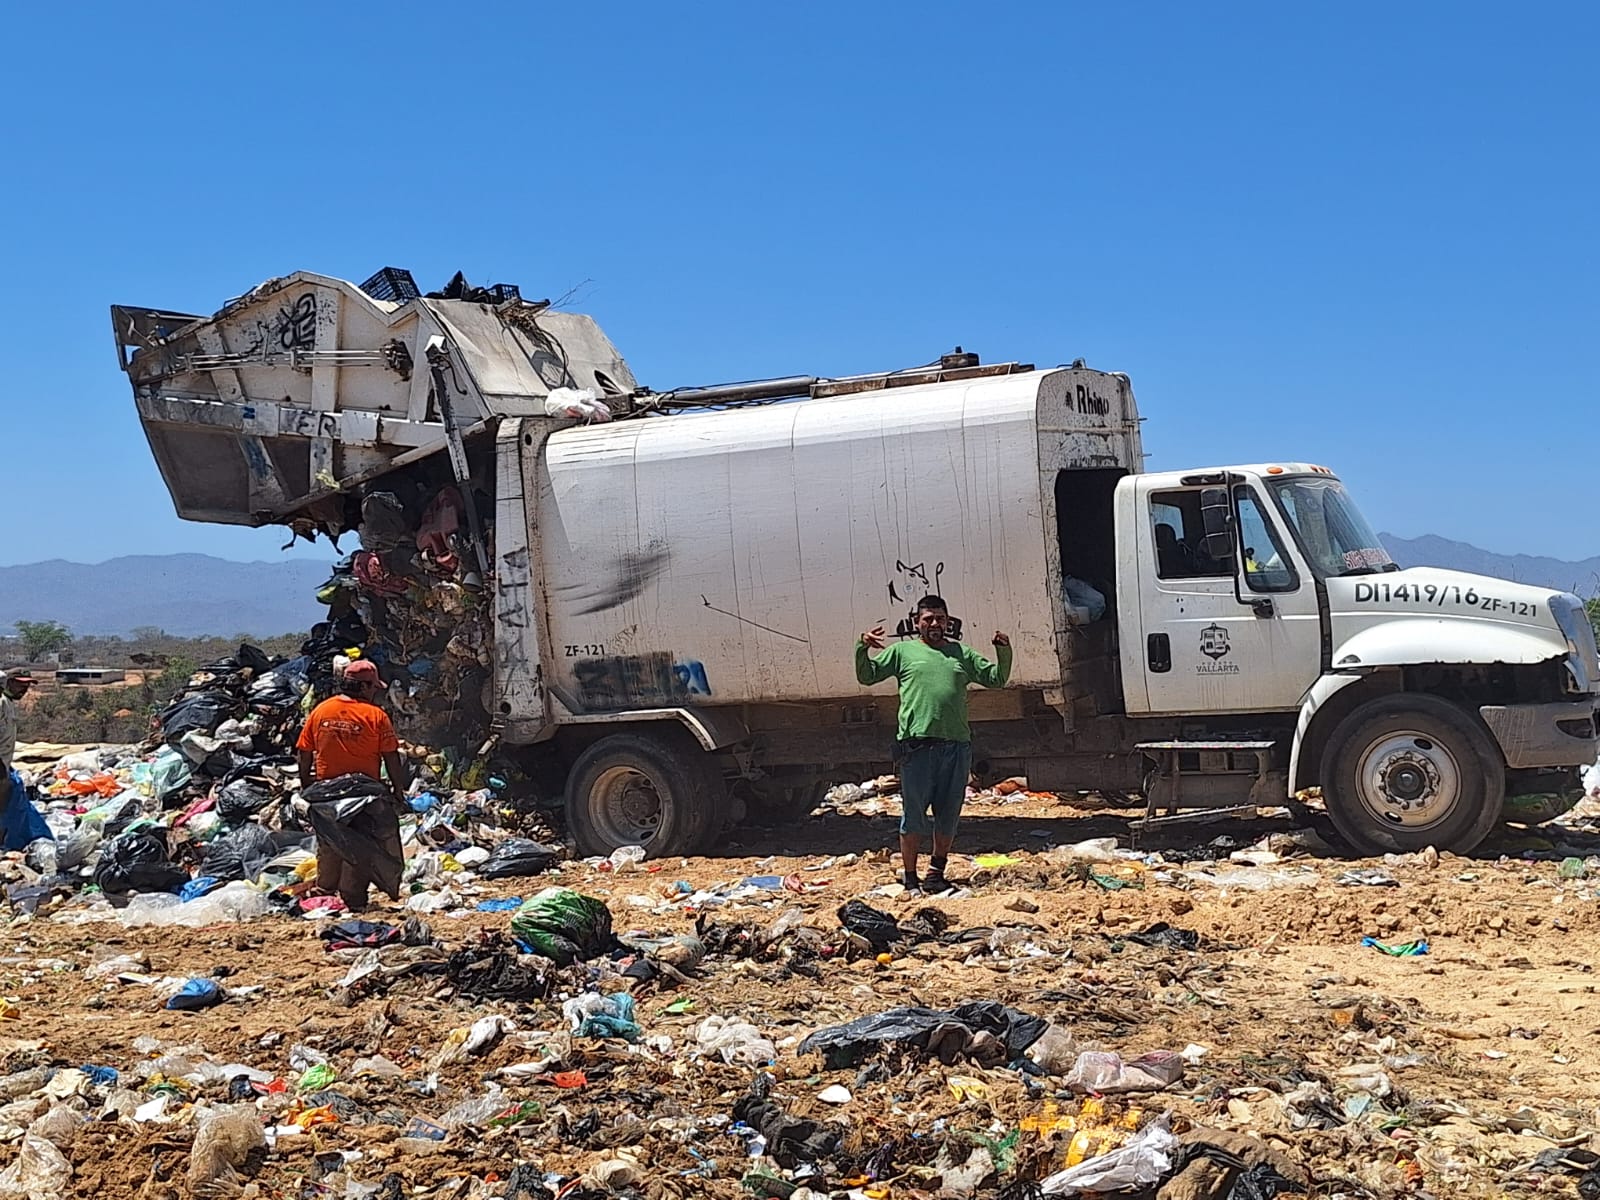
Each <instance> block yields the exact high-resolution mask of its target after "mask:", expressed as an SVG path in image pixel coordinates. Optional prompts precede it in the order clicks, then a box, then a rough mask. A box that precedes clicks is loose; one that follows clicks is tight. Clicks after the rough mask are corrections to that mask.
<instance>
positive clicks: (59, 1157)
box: [0, 1133, 72, 1200]
mask: <svg viewBox="0 0 1600 1200" xmlns="http://www.w3.org/2000/svg"><path fill="white" fill-rule="evenodd" d="M71 1181H72V1164H71V1163H70V1162H68V1161H67V1160H66V1157H65V1156H64V1155H63V1154H62V1153H61V1151H59V1150H57V1149H56V1148H55V1147H54V1146H52V1145H51V1144H50V1143H49V1142H47V1141H45V1140H44V1138H42V1137H38V1136H36V1135H34V1134H31V1133H30V1134H28V1135H27V1136H26V1137H24V1138H23V1139H22V1149H21V1150H19V1151H18V1152H17V1157H16V1161H14V1162H13V1163H12V1164H11V1165H10V1166H9V1167H7V1168H6V1169H5V1170H4V1171H0V1196H4V1197H7V1198H8V1200H12V1198H14V1200H22V1198H23V1197H33V1200H54V1198H55V1197H58V1196H62V1195H64V1194H65V1193H66V1190H67V1185H68V1184H69V1183H70V1182H71Z"/></svg>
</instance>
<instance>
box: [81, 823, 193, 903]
mask: <svg viewBox="0 0 1600 1200" xmlns="http://www.w3.org/2000/svg"><path fill="white" fill-rule="evenodd" d="M94 881H95V883H96V884H97V885H98V886H99V888H100V890H101V891H105V892H175V891H177V890H178V889H179V888H181V887H182V886H183V885H184V884H186V883H188V882H189V872H187V871H185V870H184V869H183V868H182V867H180V866H178V865H177V864H176V863H174V862H171V861H169V860H168V858H167V841H166V838H165V837H164V836H163V835H162V833H161V831H160V830H157V829H150V828H146V829H138V830H133V831H130V832H128V833H124V834H120V835H118V836H117V837H114V838H112V839H111V841H110V842H108V843H107V844H106V845H105V846H103V847H102V848H101V850H100V862H99V864H98V865H97V866H96V867H95V869H94Z"/></svg>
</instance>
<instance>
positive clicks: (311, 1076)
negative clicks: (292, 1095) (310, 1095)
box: [299, 1063, 339, 1092]
mask: <svg viewBox="0 0 1600 1200" xmlns="http://www.w3.org/2000/svg"><path fill="white" fill-rule="evenodd" d="M338 1078H339V1072H338V1071H336V1070H334V1069H333V1067H331V1066H330V1065H328V1064H327V1063H318V1064H317V1065H316V1066H314V1067H312V1068H311V1069H310V1070H309V1071H307V1072H306V1073H305V1074H304V1075H302V1076H300V1084H299V1090H300V1091H302V1092H320V1091H322V1090H323V1089H324V1088H326V1087H327V1086H328V1085H329V1084H331V1083H333V1082H334V1081H335V1080H337V1079H338Z"/></svg>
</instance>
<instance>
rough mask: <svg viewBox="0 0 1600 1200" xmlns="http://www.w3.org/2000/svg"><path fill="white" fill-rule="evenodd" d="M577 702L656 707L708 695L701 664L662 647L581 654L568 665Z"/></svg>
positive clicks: (593, 708)
mask: <svg viewBox="0 0 1600 1200" xmlns="http://www.w3.org/2000/svg"><path fill="white" fill-rule="evenodd" d="M572 677H573V679H574V680H575V681H576V682H577V685H578V704H579V706H580V707H582V708H584V709H588V710H590V711H600V710H605V709H617V708H659V707H662V706H664V705H672V704H684V703H688V702H690V701H693V700H695V699H698V698H699V697H702V696H709V695H711V681H710V679H709V678H707V676H706V668H705V664H704V663H702V662H701V661H700V660H699V659H697V658H689V659H681V658H678V657H677V656H676V655H674V654H672V653H670V652H669V651H666V650H655V651H652V652H650V653H648V654H629V655H610V656H607V657H603V658H585V659H582V660H580V661H579V662H576V663H574V664H573V666H572Z"/></svg>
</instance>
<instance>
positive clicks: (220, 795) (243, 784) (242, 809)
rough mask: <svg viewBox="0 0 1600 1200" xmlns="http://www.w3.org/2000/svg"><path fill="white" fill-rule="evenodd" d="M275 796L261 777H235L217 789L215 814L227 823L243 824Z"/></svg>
mask: <svg viewBox="0 0 1600 1200" xmlns="http://www.w3.org/2000/svg"><path fill="white" fill-rule="evenodd" d="M275 798H276V797H275V796H274V795H273V791H272V788H271V787H269V786H268V785H267V783H266V782H265V781H264V780H261V779H250V778H245V779H235V780H233V781H232V782H230V783H225V784H223V785H222V786H221V787H219V788H218V789H217V815H218V816H219V817H221V818H222V819H223V820H224V821H225V822H227V823H228V824H229V825H234V826H238V825H243V824H244V823H245V822H246V821H248V820H249V819H250V818H251V817H253V816H255V815H256V814H257V813H258V812H260V811H261V810H262V809H263V808H265V807H266V806H267V805H269V804H271V803H272V801H273V800H274V799H275Z"/></svg>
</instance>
